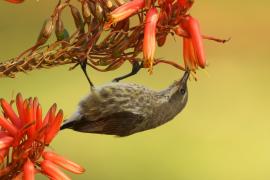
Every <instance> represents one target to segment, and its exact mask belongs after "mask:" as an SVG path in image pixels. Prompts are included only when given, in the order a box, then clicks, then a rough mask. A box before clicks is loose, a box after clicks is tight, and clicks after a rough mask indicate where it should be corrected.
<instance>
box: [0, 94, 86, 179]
mask: <svg viewBox="0 0 270 180" xmlns="http://www.w3.org/2000/svg"><path fill="white" fill-rule="evenodd" d="M0 104H1V107H2V109H3V116H0V163H3V164H2V166H1V168H0V179H2V180H8V179H21V178H22V177H23V179H25V180H34V179H35V173H38V172H40V173H43V174H45V175H46V176H48V177H49V178H51V179H70V178H69V177H68V176H67V175H65V174H64V173H63V172H61V170H60V169H59V168H58V166H59V167H62V168H65V169H66V170H68V171H70V172H73V173H76V174H81V173H83V172H84V171H85V170H84V168H82V167H81V166H80V165H78V164H76V163H74V162H72V161H70V160H67V159H65V158H64V157H61V156H59V155H56V154H54V153H52V152H47V151H46V150H45V149H46V146H48V145H49V144H50V143H51V141H52V139H53V138H54V137H55V136H56V134H57V133H58V131H59V129H60V125H61V122H62V120H63V111H62V110H59V111H58V112H57V111H56V110H57V107H56V104H54V105H53V106H52V107H51V108H50V110H49V111H48V113H47V115H46V116H45V118H44V119H43V120H42V109H41V106H40V104H39V102H38V99H37V98H34V99H32V98H29V99H26V100H24V99H23V98H22V96H21V94H18V95H17V97H16V106H17V112H18V115H17V114H16V113H15V112H14V110H13V109H12V106H11V105H10V104H9V103H7V102H6V100H4V99H1V100H0ZM56 112H57V113H56ZM41 157H43V158H41Z"/></svg>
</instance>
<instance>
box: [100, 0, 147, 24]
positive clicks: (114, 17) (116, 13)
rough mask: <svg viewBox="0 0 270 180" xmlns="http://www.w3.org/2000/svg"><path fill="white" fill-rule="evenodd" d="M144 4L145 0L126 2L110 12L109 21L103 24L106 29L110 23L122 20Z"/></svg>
mask: <svg viewBox="0 0 270 180" xmlns="http://www.w3.org/2000/svg"><path fill="white" fill-rule="evenodd" d="M144 6H145V0H133V1H130V2H127V3H125V4H123V5H121V6H120V7H118V8H116V9H115V10H113V11H112V12H111V14H110V15H109V16H110V21H109V22H107V23H106V24H105V25H104V29H108V28H109V27H110V26H111V25H112V24H114V23H117V22H119V21H122V20H124V19H126V18H128V17H129V16H131V15H133V14H134V13H136V12H137V11H138V10H140V9H142V8H143V7H144Z"/></svg>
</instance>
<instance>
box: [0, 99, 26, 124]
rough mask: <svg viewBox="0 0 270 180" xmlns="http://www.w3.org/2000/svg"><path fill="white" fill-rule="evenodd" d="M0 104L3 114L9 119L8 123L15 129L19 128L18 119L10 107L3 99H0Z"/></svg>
mask: <svg viewBox="0 0 270 180" xmlns="http://www.w3.org/2000/svg"><path fill="white" fill-rule="evenodd" d="M0 103H1V106H2V109H3V111H4V113H5V114H6V115H7V117H9V119H10V121H11V122H12V123H13V124H14V125H15V126H16V127H20V126H21V123H20V119H19V117H18V116H17V115H16V114H15V112H14V111H13V109H12V107H11V105H10V104H9V103H8V102H7V101H6V100H4V99H0Z"/></svg>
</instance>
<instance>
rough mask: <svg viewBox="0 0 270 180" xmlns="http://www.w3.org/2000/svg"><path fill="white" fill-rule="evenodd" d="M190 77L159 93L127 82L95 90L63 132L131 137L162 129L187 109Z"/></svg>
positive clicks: (185, 77)
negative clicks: (71, 131)
mask: <svg viewBox="0 0 270 180" xmlns="http://www.w3.org/2000/svg"><path fill="white" fill-rule="evenodd" d="M188 78H189V72H188V71H187V72H185V74H184V75H183V77H182V79H181V80H179V81H176V82H174V83H173V84H172V85H170V86H169V87H168V88H167V89H164V90H162V91H159V92H157V91H153V90H150V89H147V88H146V87H144V86H142V85H138V84H125V83H110V84H106V85H104V86H102V87H98V88H93V89H92V92H91V93H90V94H89V95H88V96H87V97H86V98H84V99H83V100H82V101H81V102H80V103H79V107H78V110H77V112H75V114H73V116H71V117H70V118H69V119H68V120H67V121H65V122H64V123H63V125H62V126H61V130H62V129H66V128H68V129H73V130H75V131H79V132H86V133H98V134H109V135H116V136H129V135H131V134H134V133H137V132H141V131H145V130H149V129H153V128H155V127H158V126H160V125H162V124H164V123H166V122H168V121H170V120H172V119H173V118H174V117H175V116H176V115H177V114H178V113H180V112H181V111H182V109H183V108H184V107H185V105H186V103H187V100H188V90H187V80H188Z"/></svg>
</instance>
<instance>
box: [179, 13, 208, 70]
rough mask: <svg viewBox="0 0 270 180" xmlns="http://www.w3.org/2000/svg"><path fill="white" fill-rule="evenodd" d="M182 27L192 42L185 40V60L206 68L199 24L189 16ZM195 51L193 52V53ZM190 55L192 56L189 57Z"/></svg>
mask: <svg viewBox="0 0 270 180" xmlns="http://www.w3.org/2000/svg"><path fill="white" fill-rule="evenodd" d="M181 27H182V28H183V29H184V30H185V31H186V32H187V33H188V35H189V38H188V39H190V40H191V41H190V40H187V38H184V54H185V53H186V56H185V55H184V58H186V60H185V62H187V61H194V62H196V64H198V65H199V66H200V67H201V68H204V67H205V66H206V59H205V54H204V48H203V42H202V35H201V31H200V28H199V22H198V21H197V20H196V19H194V18H193V17H191V16H187V17H186V18H185V19H184V21H183V22H182V23H181ZM192 51H193V52H192ZM187 53H189V54H190V55H187Z"/></svg>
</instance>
